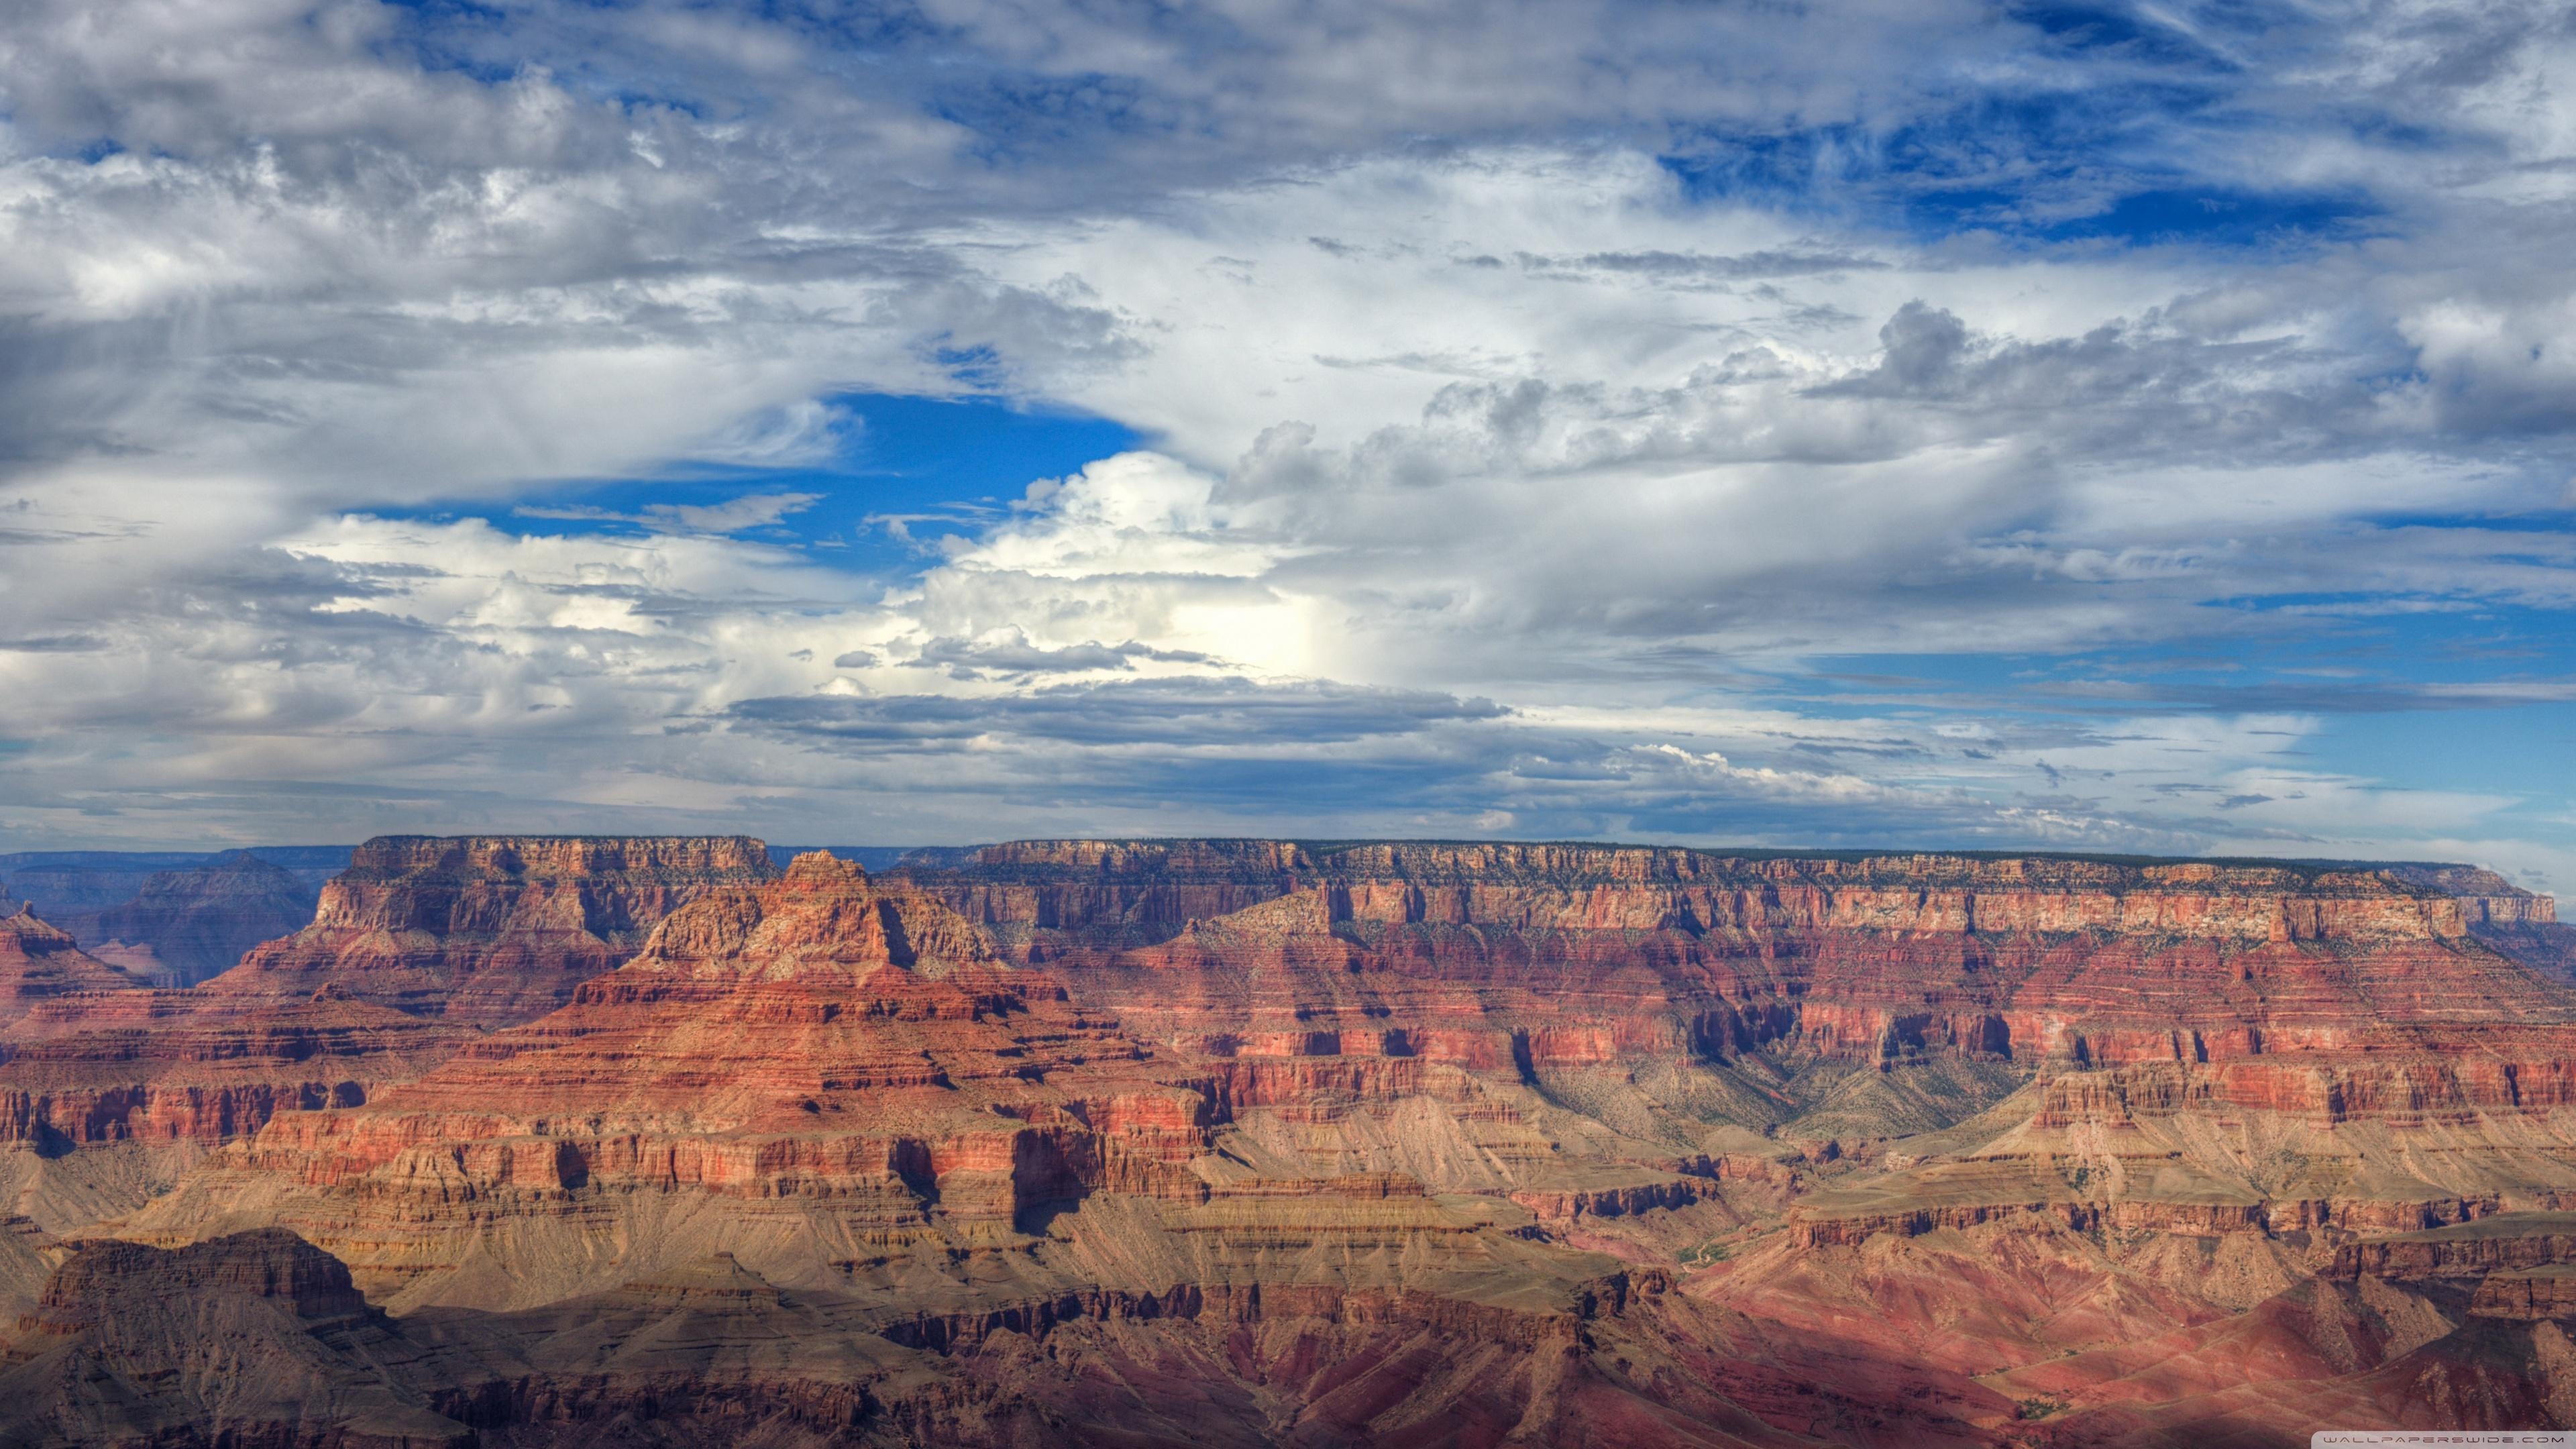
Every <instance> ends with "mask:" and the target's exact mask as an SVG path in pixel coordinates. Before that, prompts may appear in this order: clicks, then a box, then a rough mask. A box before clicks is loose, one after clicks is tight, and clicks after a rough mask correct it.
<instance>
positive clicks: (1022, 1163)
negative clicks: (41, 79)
mask: <svg viewBox="0 0 2576 1449" xmlns="http://www.w3.org/2000/svg"><path fill="white" fill-rule="evenodd" d="M251 864H254V865H255V864H256V862H252V863H251ZM877 864H878V867H879V868H877V869H875V870H870V869H868V868H866V867H863V866H862V865H860V864H858V863H857V862H856V861H853V860H850V859H845V858H843V857H842V856H840V855H836V854H833V853H828V852H811V853H806V854H802V855H797V856H794V857H793V858H792V859H790V860H788V861H786V862H784V863H781V862H779V861H776V860H774V859H773V858H772V853H771V852H770V851H769V850H768V848H767V847H765V846H764V845H762V844H761V843H760V842H758V841H755V840H751V839H748V838H745V837H672V838H661V839H583V838H573V837H543V836H520V837H477V838H461V839H451V838H435V837H385V838H380V839H378V840H374V841H370V842H368V843H366V844H365V845H363V846H360V847H358V848H357V850H356V851H354V852H353V853H352V854H351V855H350V857H349V863H348V867H347V869H346V870H345V871H343V872H341V873H340V874H339V875H337V876H336V877H334V878H332V879H331V880H330V881H329V882H328V883H326V884H325V885H323V887H322V888H321V890H320V892H319V896H318V900H317V901H315V903H314V904H313V906H312V909H311V911H310V914H309V918H308V919H306V920H304V921H301V922H297V923H294V924H293V928H292V929H284V928H283V927H281V929H279V931H278V932H277V934H276V935H275V936H274V937H273V938H271V939H267V940H263V941H260V942H257V943H253V944H248V945H246V946H245V947H244V948H243V949H242V951H241V954H240V956H239V959H238V961H237V963H236V964H233V965H231V966H230V967H229V968H228V969H225V970H222V971H220V972H218V973H216V974H213V975H212V976H210V977H208V978H206V979H203V980H200V981H195V982H194V983H193V984H189V983H185V982H183V981H182V979H181V978H182V976H184V974H185V973H183V972H173V971H172V970H171V969H170V967H169V964H168V962H169V958H168V957H166V956H163V955H161V954H160V953H159V952H157V951H156V952H155V954H154V960H153V961H144V960H142V959H140V958H125V959H120V958H119V957H118V955H117V953H115V952H114V951H109V950H106V949H105V948H104V947H101V948H100V949H98V950H85V949H84V948H83V946H82V944H81V942H82V940H85V939H93V937H91V936H84V935H78V934H76V933H75V932H74V931H72V930H69V929H65V927H66V926H68V925H70V924H72V923H71V922H70V921H68V920H66V921H59V922H58V921H55V920H52V919H50V918H48V917H47V916H46V915H44V913H43V912H42V911H41V910H21V911H20V912H18V914H16V915H15V916H13V917H10V918H8V919H7V920H5V921H0V1133H5V1135H6V1137H7V1140H8V1145H9V1149H10V1150H9V1152H8V1155H7V1157H6V1159H5V1161H6V1166H5V1169H0V1192H5V1194H6V1199H5V1202H0V1214H5V1215H6V1216H5V1219H4V1220H0V1299H5V1300H6V1301H5V1302H0V1380H5V1383H6V1386H7V1389H6V1392H5V1393H0V1403H5V1404H7V1405H9V1406H10V1407H8V1408H6V1409H5V1410H0V1442H9V1443H17V1442H30V1443H48V1442H62V1443H101V1444H109V1443H113V1444H129V1443H130V1444H146V1443H149V1444H197V1443H203V1444H210V1445H211V1444H215V1443H227V1444H278V1445H290V1444H292V1445H307V1444H311V1445H324V1444H335V1445H336V1444H349V1445H356V1444H385V1445H393V1444H402V1445H458V1446H461V1445H471V1444H486V1445H557V1444H561V1445H572V1444H597V1443H612V1444H630V1443H631V1444H639V1445H641V1444H675V1445H676V1444H692V1443H705V1442H713V1441H721V1442H734V1443H743V1444H760V1445H780V1446H791V1445H793V1446H801V1445H823V1444H877V1443H884V1444H904V1443H940V1444H964V1445H1020V1444H1041V1443H1044V1444H1052V1443H1071V1444H1101V1445H1156V1444H1168V1445H1183V1444H1186V1445H1233V1444H1244V1445H1256V1444H1276V1443H1287V1444H1304V1445H1317V1446H1322V1445H1343V1444H1353V1445H1358V1444H1384V1445H1415V1444H1420V1445H1487V1444H1502V1443H1533V1444H1564V1445H1592V1444H1598V1445H1612V1444H1620V1445H1629V1444H1672V1445H1802V1444H1803V1445H1812V1444H1841V1445H1867V1446H1899V1445H1915V1444H1959V1445H2016V1446H2030V1449H2037V1446H2068V1449H2072V1446H2092V1445H2135V1446H2149V1445H2173V1446H2181V1445H2199V1444H2244V1445H2271V1444H2294V1443H2304V1442H2306V1438H2307V1435H2308V1434H2309V1432H2311V1431H2312V1430H2315V1429H2320V1428H2345V1429H2367V1428H2401V1427H2402V1428H2463V1429H2476V1428H2506V1427H2550V1426H2576V1342H2571V1341H2570V1337H2569V1334H2570V1332H2571V1331H2576V985H2571V979H2576V978H2571V976H2570V969H2569V967H2570V962H2571V961H2576V951H2571V950H2570V949H2569V947H2568V945H2567V941H2568V938H2569V935H2570V933H2569V932H2568V929H2567V928H2566V927H2563V926H2560V925H2559V924H2558V923H2557V922H2556V920H2555V913H2554V908H2553V906H2552V903H2551V902H2550V901H2549V899H2548V898H2546V897H2543V896H2535V895H2532V894H2530V893H2528V892H2526V891H2522V890H2519V889H2517V888H2515V887H2514V886H2512V885H2511V884H2510V883H2508V882H2506V881H2505V880H2503V879H2502V878H2500V877H2497V876H2495V875H2493V874H2491V873H2488V872H2484V871H2480V870H2476V869H2473V868H2470V867H2463V866H2433V865H2371V864H2366V863H2301V862H2275V861H2200V860H2145V859H2129V858H2117V857H2076V856H2048V855H2021V856H2015V855H1997V854H1928V853H1820V852H1768V853H1765V852H1720V851H1704V850H1688V849H1678V848H1648V847H1613V846H1593V845H1540V844H1519V843H1501V842H1383V841H1370V842H1344V843H1300V842H1290V841H1263V840H1172V841H1115V842H1113V841H1023V842H1015V843H1010V844H1004V845H995V846H985V847H977V848H971V849H962V850H924V851H915V852H911V853H910V854H908V855H906V856H903V857H902V858H901V859H900V860H899V861H896V862H895V863H893V864H892V865H887V864H885V862H884V859H883V857H878V858H877ZM233 869H235V870H236V871H237V872H238V873H240V874H241V875H242V876H243V877H244V879H242V880H239V881H233V882H229V883H226V884H225V885H223V887H222V888H210V889H204V890H198V889H196V888H195V887H194V886H188V887H185V888H183V887H182V885H181V883H178V882H166V883H165V886H164V888H163V889H162V890H160V891H159V892H158V893H157V894H155V893H153V892H150V891H146V892H144V893H143V896H149V897H151V899H153V900H154V901H155V902H157V903H158V904H157V906H156V909H159V910H160V911H162V913H163V915H162V916H161V917H160V918H156V919H158V921H159V924H156V925H155V926H154V927H153V929H154V930H155V931H156V932H158V933H159V935H158V939H162V940H170V941H178V940H183V939H192V940H200V941H211V940H216V939H218V938H219V929H218V928H220V927H223V926H224V925H226V923H230V924H231V925H233V926H236V927H237V926H238V924H239V922H240V921H242V920H246V919H248V918H249V916H250V913H249V912H247V911H245V910H243V909H241V903H242V901H243V900H245V899H247V898H249V897H251V896H255V895H258V894H259V892H260V890H261V889H264V887H261V886H260V885H259V884H258V881H257V880H254V879H252V877H259V872H257V871H254V870H252V869H250V867H249V866H247V865H243V866H235V867H233ZM272 869H273V868H272ZM259 878H260V879H266V878H265V877H259ZM267 884H268V885H269V886H275V885H276V882H275V881H274V880H268V881H267ZM143 896H138V897H137V899H138V900H140V899H142V898H143ZM192 912H193V913H194V914H195V916H196V917H199V918H201V919H197V920H196V921H195V923H194V924H193V925H192V924H191V918H192ZM58 914H64V915H70V914H75V913H70V912H58ZM91 929H93V930H94V929H95V928H94V927H92V928H91ZM191 931H194V932H195V933H196V934H195V935H193V936H191V935H190V934H189V933H190V932H191ZM134 934H138V935H139V934H142V932H141V931H140V930H139V929H138V930H137V931H136V932H135V933H134ZM155 962H158V963H159V964H158V965H155Z"/></svg>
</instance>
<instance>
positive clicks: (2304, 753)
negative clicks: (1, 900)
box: [0, 0, 2576, 890]
mask: <svg viewBox="0 0 2576 1449" xmlns="http://www.w3.org/2000/svg"><path fill="white" fill-rule="evenodd" d="M2571 236H2576V8H2571V7H2569V6H2567V5H2565V4H2563V3H2528V4H2526V3H2515V0H2481V3H2459V4H2440V3H2401V0H2391V3H2374V0H2300V3H2267V0H2229V3H2194V0H2171V3H2159V4H2101V5H2049V4H2026V5H2014V4H1972V3H1964V0H1901V3H1899V0H1847V3H1807V4H1799V3H1779V0H1763V3H1734V0H1693V3H1652V0H1530V3H1520V0H1477V3H1452V0H1208V3H1203V4H1196V5H1189V6H1173V5H1169V4H1164V3H1159V0H1157V3H1146V0H1078V3H1056V0H919V3H912V4H899V3H886V4H861V3H841V0H770V3H762V4H722V3H705V4H682V3H669V0H634V3H612V0H597V3H572V0H495V3H457V0H424V3H415V4H385V3H375V0H331V3H320V4H316V3H309V0H132V3H128V4H120V5H116V6H100V5H97V4H94V3H86V0H19V3H16V4H13V5H11V6H9V7H7V8H6V10H5V12H0V845H5V846H6V847H8V848H14V849H65V848H118V847H127V848H153V847H161V848H215V847H220V846H225V845H234V844H249V843H260V842H272V843H274V842H285V841H324V840H340V841H345V840H354V839H358V838H362V837H364V836H367V835H372V834H377V833H384V832H393V831H420V832H467V831H481V830H504V829H506V830H525V831H554V832H574V831H613V832H620V833H659V832H679V831H748V832H751V833H755V834H761V835H765V836H767V837H768V838H771V839H774V840H790V841H793V840H830V841H839V842H850V843H859V844H888V845H898V844H900V845H914V844H948V843H966V842H972V841H981V840H992V839H1002V838H1010V837H1017V836H1037V835H1174V834H1225V835H1278V836H1307V837H1313V836H1334V837H1342V836H1404V837H1425V836H1437V837H1457V836H1485V837H1507V838H1543V839H1613V840H1632V841H1669V842H1676V843H1690V844H1716V845H1770V846H1819V847H1856V846H1857V847H1866V846H1889V847H1907V848H1916V847H1955V848H1975V849H1987V850H2005V849H2026V848H2027V849H2049V850H2064V851H2116V852H2123V853H2143V854H2186V855H2187V854H2224V855H2274V856H2291V857H2301V858H2315V857H2333V858H2381V859H2391V858H2393V859H2411V860H2466V861H2473V862H2476V863H2479V864H2484V865H2488V866H2491V867H2494V868H2496V869H2499V870H2503V871H2505V872H2506V873H2508V874H2509V875H2510V876H2512V878H2514V879H2515V880H2517V881H2519V882H2521V883H2522V884H2525V885H2528V886H2531V887H2533V888H2537V889H2559V890H2566V889H2576V799H2571V796H2572V795H2576V770H2571V760H2576V628H2571V624H2576V612H2571V611H2576V245H2570V243H2569V240H2568V239H2569V238H2570V237H2571Z"/></svg>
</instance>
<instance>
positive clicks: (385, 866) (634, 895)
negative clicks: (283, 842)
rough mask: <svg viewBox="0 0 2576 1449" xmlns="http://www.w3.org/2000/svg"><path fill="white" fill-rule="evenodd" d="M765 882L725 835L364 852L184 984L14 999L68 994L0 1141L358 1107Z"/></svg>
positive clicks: (172, 1130)
mask: <svg viewBox="0 0 2576 1449" xmlns="http://www.w3.org/2000/svg"><path fill="white" fill-rule="evenodd" d="M243 873H244V874H245V875H253V874H255V873H254V872H249V871H245V872H243ZM775 874H776V871H775V869H774V868H773V867H772V866H771V865H770V864H769V860H768V854H767V850H766V848H765V847H763V846H762V845H761V844H760V843H759V842H758V841H755V840H750V839H746V838H742V837H734V836H726V837H714V838H674V839H640V840H583V839H552V838H539V837H529V838H520V837H494V838H480V837H475V838H462V839H438V838H431V837H422V836H396V837H387V838H384V839H379V840H374V841H369V842H368V843H367V844H366V845H363V846H361V847H359V848H358V849H357V851H356V852H355V853H354V854H353V856H352V859H351V863H350V868H349V869H348V870H347V871H346V872H344V873H342V874H341V875H340V876H338V877H337V878H335V879H333V880H332V881H331V882H330V883H329V884H328V885H326V886H325V887H324V888H323V890H322V892H321V899H320V904H319V906H318V909H317V910H316V912H315V917H314V920H313V922H312V923H311V924H310V925H308V926H306V927H305V928H304V929H302V930H300V931H297V932H296V933H294V934H293V935H290V936H286V937H284V938H282V939H277V940H272V941H268V942H267V943H265V944H263V945H260V946H258V947H257V948H256V949H254V950H252V951H251V952H250V953H249V955H248V957H247V958H246V959H244V960H243V961H242V963H241V964H240V965H239V966H237V967H235V968H233V969H231V970H229V971H226V972H224V973H222V974H221V975H219V976H216V977H215V978H213V979H211V980H208V981H207V982H205V983H204V984H203V985H200V986H198V987H196V988H195V989H192V990H184V991H142V990H136V989H133V988H135V986H136V985H137V983H136V982H135V981H134V979H133V978H132V977H129V976H126V975H124V974H122V973H116V972H113V971H109V970H108V968H106V967H104V966H102V965H100V964H99V963H97V962H89V963H88V965H87V966H86V967H84V968H82V971H83V972H84V973H86V974H78V973H76V976H77V983H78V984H79V985H80V986H81V987H82V988H83V989H82V990H80V991H79V992H76V993H71V994H66V991H65V989H64V988H63V987H62V986H61V985H60V984H59V983H58V982H56V977H57V976H59V975H60V974H61V973H59V972H56V973H54V975H48V976H44V977H43V978H42V982H41V983H39V985H37V986H32V987H29V988H27V991H26V992H23V993H22V994H29V993H32V994H30V1000H31V1001H33V1000H34V997H36V996H44V997H50V998H59V999H48V1000H43V1001H40V1002H35V1004H34V1005H33V1006H31V1007H28V1008H22V1011H23V1014H24V1018H25V1019H23V1020H22V1021H21V1022H20V1023H19V1025H18V1026H17V1027H16V1028H15V1029H13V1030H12V1032H11V1039H10V1040H8V1041H7V1042H5V1043H0V1141H6V1142H17V1143H24V1144H27V1145H28V1146H29V1147H30V1148H42V1149H45V1150H48V1151H50V1150H56V1149H58V1148H61V1147H65V1146H70V1147H80V1146H103V1145H108V1144H116V1143H136V1144H147V1145H149V1144H160V1145H186V1146H189V1147H191V1148H196V1147H203V1146H207V1145H212V1144H215V1143H220V1142H223V1141H227V1140H230V1139H232V1138H234V1137H238V1136H244V1135H247V1134H249V1133H252V1132H256V1131H258V1130H259V1128H260V1127H261V1126H262V1125H263V1124H264V1123H266V1122H267V1121H268V1120H269V1119H270V1118H271V1117H272V1116H274V1115H276V1114H277V1113H280V1112H296V1111H311V1110H318V1109H321V1108H326V1107H347V1106H354V1105H356V1104H358V1103H361V1102H364V1101H366V1100H367V1099H368V1097H369V1095H370V1094H371V1093H373V1092H374V1091H375V1090H377V1089H378V1088H379V1087H380V1086H382V1085H383V1084H385V1083H388V1082H395V1081H404V1080H409V1079H411V1078H414V1077H417V1076H420V1075H421V1074H422V1073H424V1072H426V1071H428V1070H429V1069H430V1068H431V1067H433V1066H435V1065H437V1064H438V1063H439V1062H441V1061H444V1060H445V1059H446V1058H447V1056H448V1055H449V1054H450V1053H452V1052H453V1051H454V1050H456V1048H457V1047H458V1046H459V1045H460V1044H461V1043H463V1042H465V1041H468V1040H470V1039H472V1037H473V1035H474V1033H475V1030H476V1029H477V1028H480V1027H487V1026H491V1025H495V1024H501V1023H507V1022H511V1021H517V1020H524V1019H527V1018H531V1017H536V1016H541V1015H543V1014H545V1013H546V1012H547V1011H550V1010H552V1009H554V1007H556V1006H558V1005H560V1004H562V1003H563V1002H565V1001H568V1000H570V999H571V996H572V994H573V992H574V990H575V989H576V988H577V987H578V986H579V985H580V984H581V983H582V982H583V981H586V980H588V979H590V978H591V977H593V976H596V975H598V974H599V973H601V972H603V971H607V970H610V969H612V968H613V967H614V966H615V965H616V964H617V963H618V962H620V961H623V960H625V959H626V958H627V957H629V956H631V955H633V954H634V952H635V951H636V950H637V949H639V948H640V947H641V946H642V945H643V943H644V940H645V938H646V936H647V935H648V934H649V933H650V932H651V930H652V928H653V926H654V925H655V924H657V923H658V922H659V921H660V920H661V918H662V917H663V916H664V915H667V914H668V913H669V912H670V911H672V910H674V909H676V908H677V907H679V906H680V905H682V904H683V903H685V902H687V901H690V900H693V899H696V898H697V897H698V896H700V895H702V894H704V893H706V892H707V891H710V890H713V889H716V888H718V887H720V886H724V885H728V884H735V883H741V882H757V881H762V880H767V879H769V878H771V877H772V876H774V875H775ZM259 878H265V877H259ZM187 894H188V893H187V890H185V889H182V888H177V887H174V889H173V890H172V892H170V893H168V894H167V895H165V896H164V897H162V899H164V900H169V899H172V898H174V897H175V898H187ZM30 919H32V918H30ZM38 925H39V927H41V923H38ZM44 929H50V928H44ZM21 934H22V935H26V934H27V933H26V932H21ZM54 934H56V935H60V933H54ZM30 939H32V937H30ZM69 941H70V938H69V937H68V936H63V937H62V940H61V943H60V944H61V945H62V946H65V947H67V946H68V944H69ZM5 949H6V947H5V945H0V950H5ZM45 949H47V950H53V949H55V948H54V947H53V946H50V945H49V946H46V947H45ZM73 954H74V956H75V957H77V955H78V953H77V952H74V953H73ZM48 959H50V958H48ZM78 959H80V960H83V961H87V958H86V957H80V958H78ZM102 972H106V973H107V974H104V975H102V974H100V973H102ZM43 983H55V984H43Z"/></svg>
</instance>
